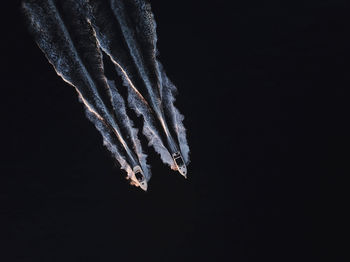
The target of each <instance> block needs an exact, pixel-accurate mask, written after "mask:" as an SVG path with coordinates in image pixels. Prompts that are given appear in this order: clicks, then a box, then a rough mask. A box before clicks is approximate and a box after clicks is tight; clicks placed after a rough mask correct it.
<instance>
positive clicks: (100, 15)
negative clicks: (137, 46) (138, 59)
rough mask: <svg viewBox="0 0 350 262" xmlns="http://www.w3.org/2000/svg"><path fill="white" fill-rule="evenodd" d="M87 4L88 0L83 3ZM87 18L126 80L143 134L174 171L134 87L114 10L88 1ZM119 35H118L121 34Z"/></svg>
mask: <svg viewBox="0 0 350 262" xmlns="http://www.w3.org/2000/svg"><path fill="white" fill-rule="evenodd" d="M81 1H82V2H86V1H85V0H81ZM87 2H89V5H88V7H87V8H86V10H87V11H86V12H87V13H86V15H87V16H88V17H89V19H90V20H91V24H92V26H93V28H94V30H95V34H96V37H97V39H98V43H99V45H100V47H101V49H102V50H103V51H104V52H105V53H106V54H107V55H108V57H109V58H110V59H111V61H112V62H113V63H114V65H115V68H116V71H117V72H118V74H119V76H120V77H122V79H123V84H124V86H126V87H127V90H128V97H127V100H128V106H129V107H130V108H131V109H132V110H133V111H134V112H135V113H136V114H137V115H138V116H142V118H143V120H144V124H143V129H142V133H143V134H144V135H145V136H146V138H147V140H148V143H149V146H153V148H154V149H155V151H156V152H157V153H158V154H159V155H160V158H161V160H162V161H163V162H164V163H166V164H168V165H169V166H170V167H171V168H173V169H175V166H174V161H173V159H172V157H171V155H170V153H169V151H168V149H167V148H166V147H165V146H164V144H163V142H162V139H161V136H160V134H159V132H158V130H157V128H156V126H155V123H154V117H153V110H152V108H151V107H150V105H149V103H148V102H147V100H146V98H145V96H144V94H141V92H140V90H139V88H137V87H136V85H135V82H136V81H135V78H137V73H138V72H137V71H136V70H135V67H134V66H133V60H132V58H131V57H129V53H128V52H123V50H125V49H127V47H126V46H124V45H123V43H124V40H123V37H122V36H121V35H122V32H121V31H120V28H119V26H118V24H117V21H116V19H115V17H114V14H113V12H112V10H111V8H110V7H109V6H108V5H107V4H105V3H104V2H103V1H87ZM118 33H119V34H118Z"/></svg>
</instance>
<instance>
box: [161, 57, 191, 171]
mask: <svg viewBox="0 0 350 262" xmlns="http://www.w3.org/2000/svg"><path fill="white" fill-rule="evenodd" d="M158 64H159V68H160V72H161V77H162V84H163V105H164V108H165V112H166V114H167V115H168V116H169V118H170V121H171V125H172V128H173V130H174V132H175V133H176V135H177V139H178V142H179V146H180V150H181V154H182V156H183V158H184V161H185V162H186V165H187V164H189V162H190V159H189V153H190V148H189V146H188V143H187V138H186V128H185V126H184V125H183V120H184V116H183V115H182V114H181V113H180V112H179V110H178V109H177V108H176V107H175V105H174V103H175V95H176V93H177V89H176V86H175V85H174V84H173V83H172V82H171V81H170V79H169V78H168V77H167V75H166V73H165V71H164V69H163V66H162V65H161V63H160V62H158Z"/></svg>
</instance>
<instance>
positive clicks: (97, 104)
mask: <svg viewBox="0 0 350 262" xmlns="http://www.w3.org/2000/svg"><path fill="white" fill-rule="evenodd" d="M66 3H68V1H67V2H66ZM23 9H24V11H25V14H26V16H27V18H28V20H29V23H30V30H31V31H32V33H33V34H34V36H35V38H36V41H37V44H38V46H39V47H40V48H41V50H42V51H43V52H44V53H45V55H46V57H47V59H48V60H49V62H50V63H51V64H52V65H53V66H54V68H55V70H56V72H57V74H58V75H60V76H61V77H62V79H63V80H65V81H66V82H68V83H69V84H71V85H72V86H74V87H75V88H76V90H77V92H78V94H79V97H80V101H82V102H83V103H84V105H85V107H86V110H87V112H88V113H87V115H88V118H89V119H90V120H91V121H93V123H94V124H95V126H96V127H97V129H98V130H99V131H100V132H101V134H102V136H103V139H104V143H105V145H106V146H107V148H108V149H109V150H110V151H111V152H112V153H113V154H114V156H115V157H116V159H117V161H118V162H119V163H120V165H121V168H123V169H124V170H126V172H127V173H128V175H129V176H130V172H131V167H133V166H135V165H136V163H137V162H138V160H137V159H134V157H133V155H132V151H131V150H130V149H129V147H128V145H127V144H126V141H125V140H124V139H123V137H122V134H121V131H120V129H119V127H118V125H117V124H116V122H115V119H114V117H113V115H111V113H110V112H109V110H108V108H107V107H106V105H105V104H104V102H103V100H102V99H101V97H100V94H99V90H98V87H97V85H96V82H95V81H94V80H95V79H94V77H96V76H91V75H90V72H91V71H90V72H89V68H87V67H86V66H85V64H84V63H83V62H82V59H81V58H80V56H79V53H78V52H77V49H76V47H75V46H74V43H73V41H72V39H71V36H70V34H69V32H68V30H67V28H66V25H65V23H64V21H63V20H62V17H61V15H60V14H59V11H58V9H57V7H56V5H55V3H54V2H53V1H52V0H42V1H26V2H25V3H24V4H23ZM97 66H101V65H97ZM90 69H91V68H90ZM97 77H100V78H103V75H102V76H101V75H99V76H97ZM135 131H136V130H133V131H132V132H135ZM111 134H113V135H114V136H116V137H117V139H118V141H119V143H120V144H121V145H122V150H121V149H119V148H118V146H117V145H116V144H115V143H112V142H111V141H112V135H111ZM122 152H123V153H122ZM141 156H142V155H141ZM142 157H143V158H144V156H142ZM130 162H131V165H130ZM144 166H146V164H145V163H144ZM145 171H146V172H145V173H148V172H147V169H146V170H145ZM145 175H146V174H145ZM148 179H149V175H148Z"/></svg>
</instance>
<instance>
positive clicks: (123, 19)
mask: <svg viewBox="0 0 350 262" xmlns="http://www.w3.org/2000/svg"><path fill="white" fill-rule="evenodd" d="M128 4H129V2H128V1H124V0H110V6H111V8H112V11H113V13H114V16H115V19H116V20H117V21H118V23H119V27H120V29H121V31H122V34H123V37H124V40H125V42H126V44H127V47H128V50H129V53H130V55H131V57H132V60H133V62H134V64H135V66H136V68H137V71H138V73H139V75H140V76H141V78H142V80H143V82H144V84H145V86H146V90H147V94H145V95H144V96H145V97H146V98H147V100H148V101H149V104H150V107H151V108H152V110H153V112H154V114H155V115H156V116H157V118H158V120H159V123H160V126H161V127H162V129H163V131H164V133H165V136H166V140H167V146H168V150H169V151H170V152H171V153H175V152H176V151H177V146H176V144H175V142H174V139H173V138H172V136H171V134H170V132H169V128H168V125H167V123H166V120H165V116H164V112H163V107H162V95H161V94H162V92H161V86H162V85H161V83H160V79H161V78H160V77H159V75H158V74H157V70H155V69H156V68H155V67H156V62H155V61H152V60H149V59H147V55H146V54H147V52H143V50H142V43H140V42H139V41H138V37H137V32H136V28H135V25H134V24H133V19H132V17H130V15H129V13H130V12H128V7H127V5H128ZM148 62H150V64H148Z"/></svg>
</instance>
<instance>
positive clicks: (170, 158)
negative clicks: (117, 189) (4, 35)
mask: <svg viewBox="0 0 350 262" xmlns="http://www.w3.org/2000/svg"><path fill="white" fill-rule="evenodd" d="M22 7H23V10H24V13H25V17H26V18H27V22H28V25H29V30H30V32H31V33H32V34H33V35H34V38H35V40H36V42H37V44H38V46H39V48H40V49H41V50H42V51H43V52H44V54H45V56H46V58H47V59H48V61H49V62H50V63H51V64H52V65H53V67H54V69H55V71H56V73H57V74H58V75H59V76H60V77H62V79H63V80H64V81H65V82H67V83H68V84H70V85H72V86H73V87H74V88H75V90H76V91H77V93H78V97H79V100H80V101H81V102H82V103H83V105H84V107H85V110H86V115H87V117H88V119H89V120H90V121H91V122H93V123H94V125H95V126H96V128H97V130H98V131H99V132H100V133H101V135H102V137H103V141H104V145H105V146H106V147H107V148H108V150H109V151H110V152H111V153H112V155H113V157H114V158H115V159H116V160H117V161H118V163H119V164H120V166H121V168H122V169H124V170H125V171H126V172H127V179H129V180H130V183H131V184H132V185H135V186H139V187H141V188H142V189H143V190H145V191H146V190H147V186H148V182H149V180H150V178H151V172H150V170H149V165H148V164H147V161H146V154H145V153H144V152H143V150H142V147H141V143H140V140H139V138H138V129H137V128H135V127H134V123H133V121H132V120H131V119H130V118H129V116H128V114H127V108H126V106H128V107H129V108H130V109H131V110H133V111H134V112H135V113H136V115H137V116H138V117H141V118H142V120H143V127H142V133H143V135H144V136H145V137H146V139H147V140H148V144H149V145H150V146H152V147H153V148H154V150H155V151H156V152H157V153H158V154H159V155H160V158H161V160H162V161H163V162H164V163H165V164H167V165H169V166H170V168H172V169H174V170H178V171H179V172H180V174H181V175H183V176H184V177H187V167H186V165H188V163H189V147H188V144H187V139H186V132H185V128H184V126H183V123H182V121H183V116H182V115H181V114H180V113H179V111H178V109H177V108H176V107H175V106H174V102H175V98H174V95H175V94H176V92H177V90H176V87H175V86H174V85H173V84H172V83H171V81H170V80H169V79H168V78H167V76H166V74H165V71H164V69H163V66H162V65H161V64H160V62H159V61H158V59H157V56H156V54H157V49H156V42H157V35H156V24H155V21H154V17H153V14H152V12H151V8H150V4H149V3H148V2H147V1H145V0H100V1H94V0H60V1H58V0H57V1H55V0H26V1H24V2H23V5H22ZM103 57H105V58H107V59H109V60H110V62H111V64H113V65H114V66H115V77H117V78H119V79H120V80H121V81H120V82H121V83H123V85H122V86H117V85H116V83H115V82H114V81H113V80H110V79H107V77H106V74H105V69H104V63H103ZM120 88H125V90H126V92H127V99H126V100H127V102H125V101H124V98H123V96H122V95H121V93H120V91H121V89H120Z"/></svg>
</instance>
